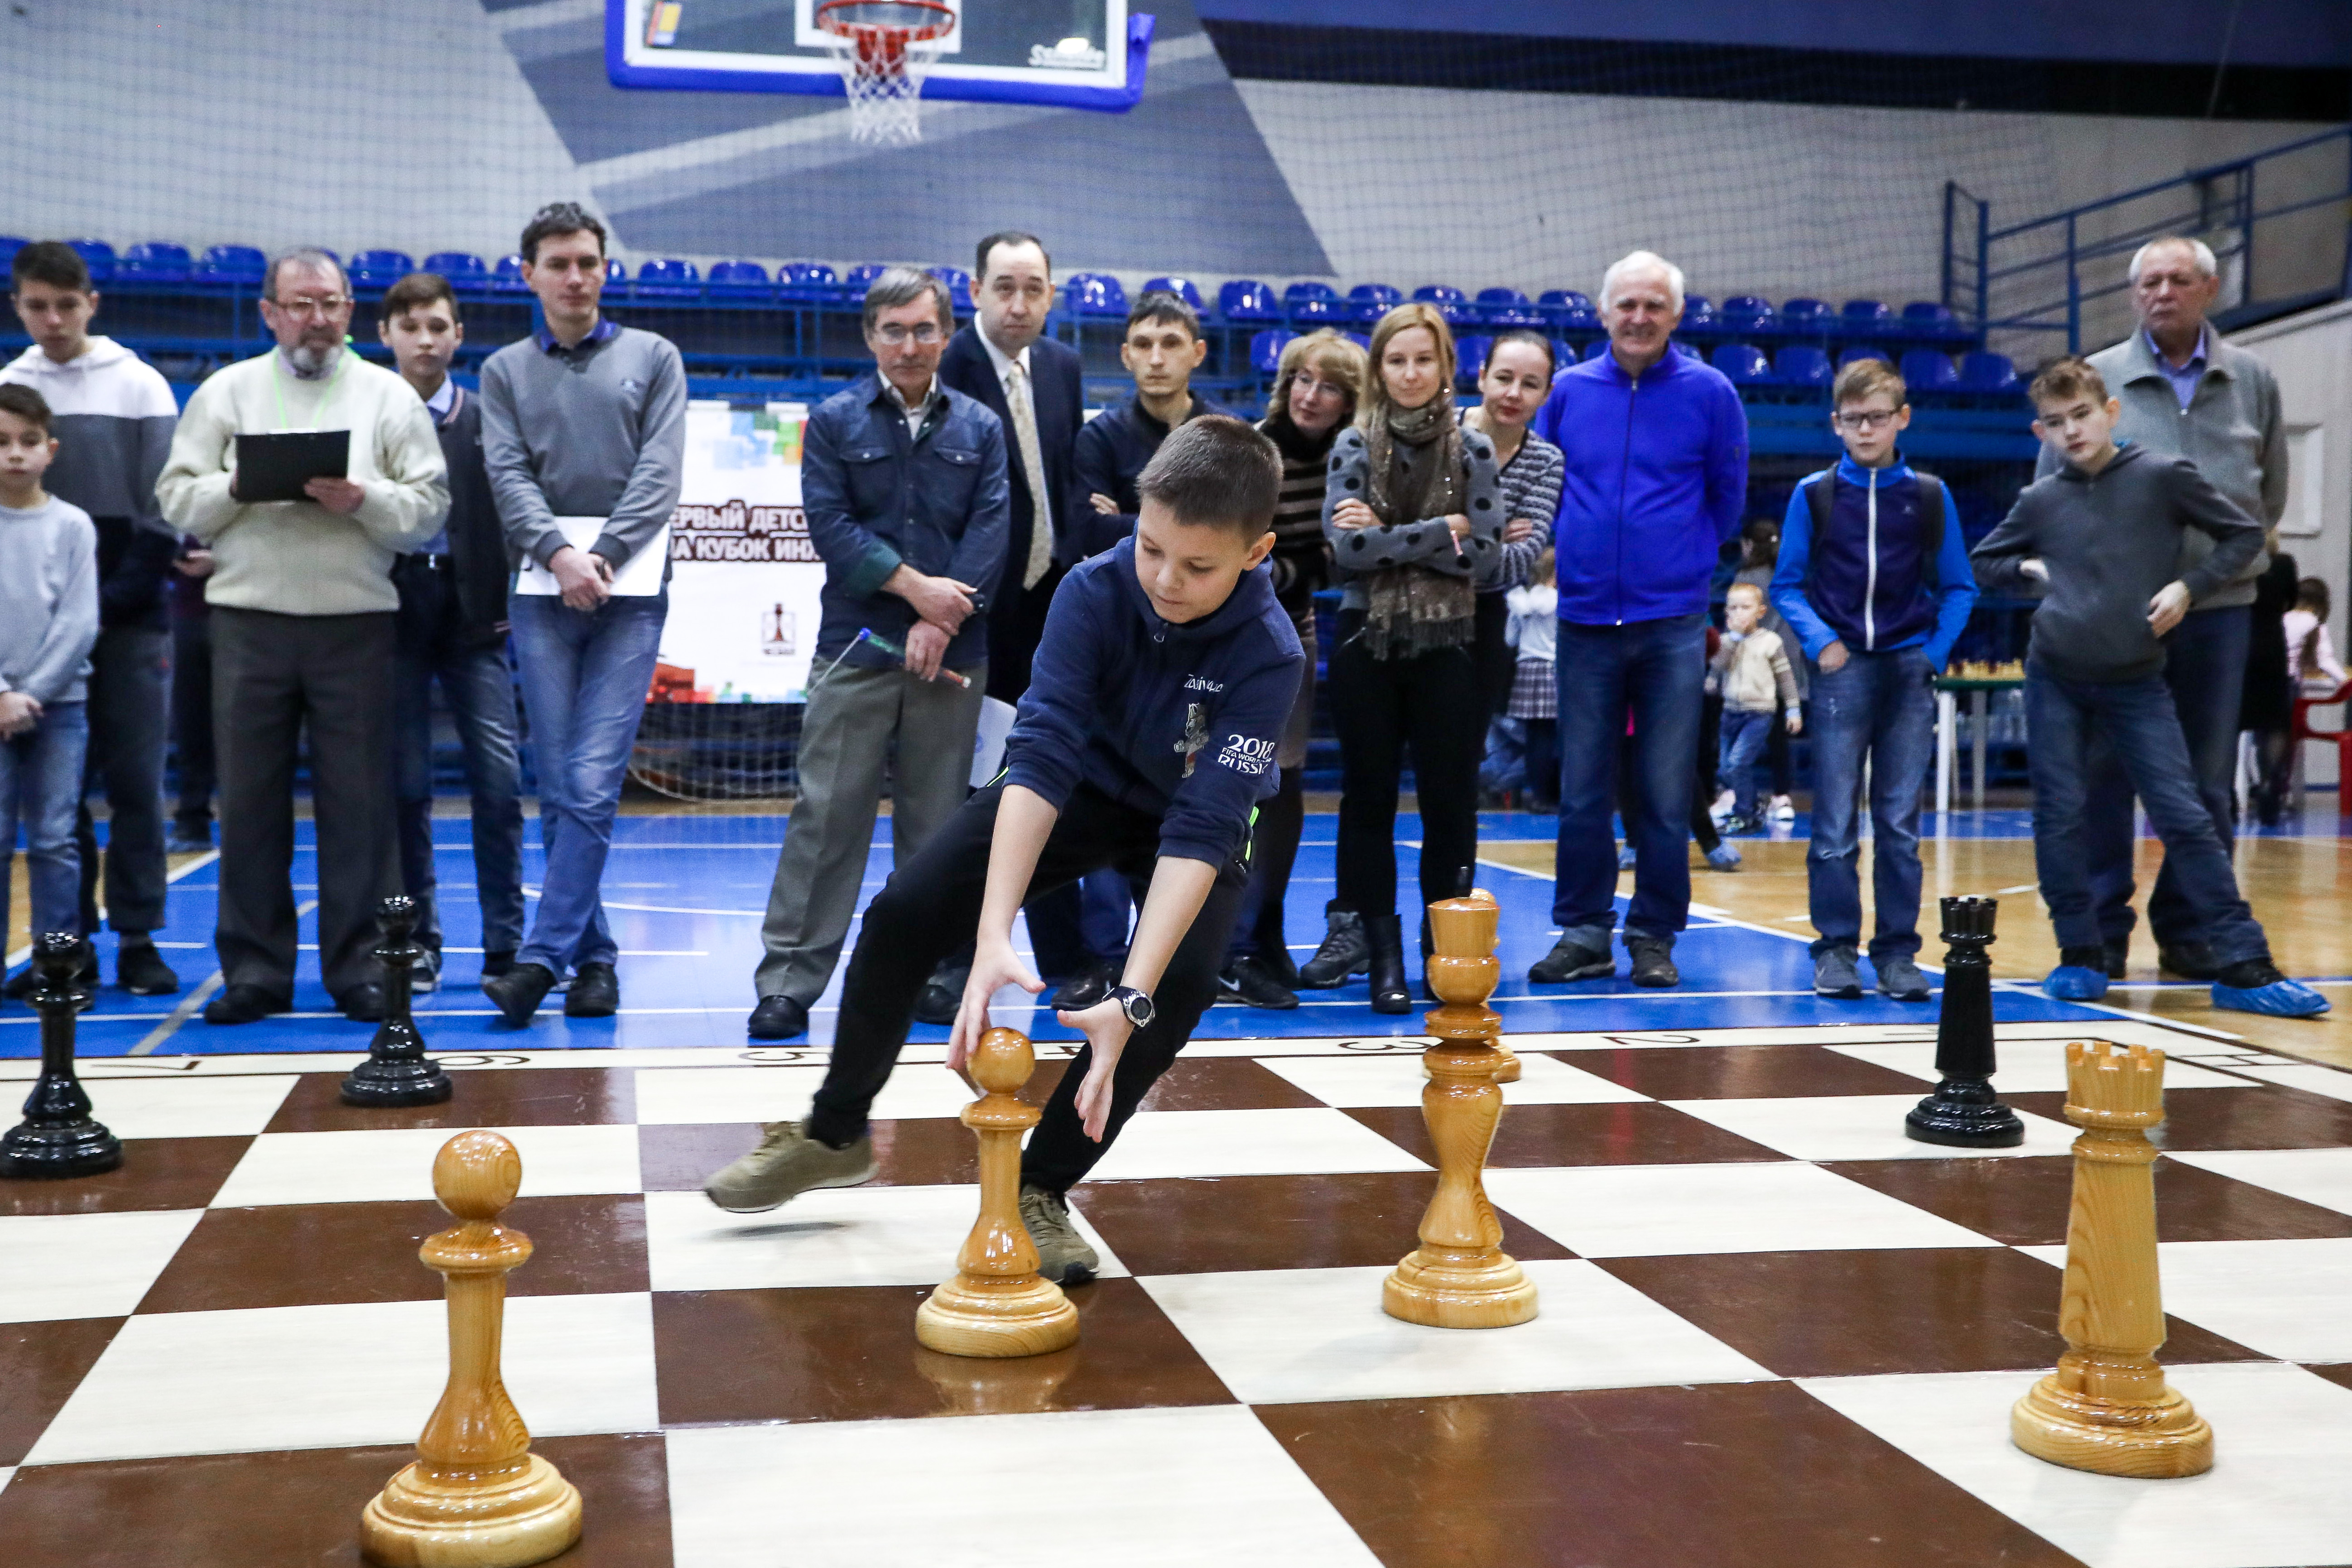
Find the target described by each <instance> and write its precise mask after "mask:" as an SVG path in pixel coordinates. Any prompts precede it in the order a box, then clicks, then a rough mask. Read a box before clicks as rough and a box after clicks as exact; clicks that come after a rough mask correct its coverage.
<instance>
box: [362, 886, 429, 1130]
mask: <svg viewBox="0 0 2352 1568" xmlns="http://www.w3.org/2000/svg"><path fill="white" fill-rule="evenodd" d="M422 912H423V911H422V910H418V909H417V907H416V900H415V899H412V898H409V897H408V896H406V895H405V894H402V893H394V895H393V896H392V897H390V898H388V899H386V900H383V903H381V904H379V905H377V906H376V916H375V918H376V923H377V924H378V925H379V926H381V927H383V942H379V943H377V944H376V949H375V960H376V962H377V963H381V964H383V1023H381V1024H378V1025H377V1026H376V1028H375V1037H374V1038H373V1039H372V1040H370V1041H369V1042H368V1059H367V1060H365V1061H363V1062H362V1063H360V1065H359V1066H357V1067H355V1068H352V1070H351V1071H349V1072H347V1073H345V1074H344V1075H343V1101H344V1103H345V1104H347V1105H393V1106H399V1105H438V1104H440V1103H441V1102H442V1101H443V1100H446V1099H448V1098H449V1096H450V1095H451V1094H452V1093H454V1092H455V1089H454V1086H452V1085H451V1083H450V1082H449V1075H448V1074H447V1073H446V1072H443V1071H442V1070H441V1067H440V1064H439V1063H437V1062H432V1061H427V1060H426V1059H425V1037H424V1036H423V1035H421V1034H419V1033H418V1032H417V1029H416V1019H415V1015H414V1014H412V1013H411V1012H410V1011H409V984H410V974H411V973H412V972H413V971H414V970H415V967H416V963H417V961H418V960H419V959H421V958H423V957H424V956H425V949H424V948H423V947H421V946H419V945H418V944H417V942H416V938H415V931H416V921H417V918H418V916H419V915H420V914H421V913H422Z"/></svg>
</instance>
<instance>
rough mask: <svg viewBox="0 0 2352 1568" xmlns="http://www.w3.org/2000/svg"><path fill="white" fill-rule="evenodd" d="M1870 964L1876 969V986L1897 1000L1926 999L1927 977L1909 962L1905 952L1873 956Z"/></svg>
mask: <svg viewBox="0 0 2352 1568" xmlns="http://www.w3.org/2000/svg"><path fill="white" fill-rule="evenodd" d="M1870 966H1871V967H1872V968H1873V969H1875V970H1876V971H1878V988H1879V989H1880V990H1881V991H1884V992H1885V993H1886V994H1888V995H1889V996H1892V997H1894V998H1895V1000H1896V1001H1897V1002H1925V1001H1926V1000H1927V976H1926V975H1924V974H1922V973H1919V966H1918V965H1917V964H1916V963H1912V962H1911V955H1910V954H1909V953H1907V952H1900V953H1895V954H1893V955H1891V956H1889V957H1887V958H1884V959H1877V958H1874V959H1872V960H1871V961H1870Z"/></svg>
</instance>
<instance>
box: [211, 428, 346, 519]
mask: <svg viewBox="0 0 2352 1568" xmlns="http://www.w3.org/2000/svg"><path fill="white" fill-rule="evenodd" d="M351 467H352V433H351V432H350V431H348V430H295V431H289V432H285V433H282V434H276V435H261V436H239V437H237V438H236V501H237V504H238V505H239V506H252V505H255V504H256V503H257V502H261V501H284V500H310V497H309V496H307V495H305V494H303V493H302V487H303V486H304V485H305V484H308V483H309V482H310V480H312V479H346V478H349V477H350V474H351Z"/></svg>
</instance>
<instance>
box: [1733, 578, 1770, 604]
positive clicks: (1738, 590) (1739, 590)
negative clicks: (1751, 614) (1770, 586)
mask: <svg viewBox="0 0 2352 1568" xmlns="http://www.w3.org/2000/svg"><path fill="white" fill-rule="evenodd" d="M1734 594H1753V595H1756V602H1757V603H1758V604H1759V605H1760V604H1762V603H1763V602H1764V588H1763V585H1762V584H1759V583H1734V584H1732V585H1731V586H1730V587H1728V588H1726V589H1725V590H1724V591H1723V602H1724V603H1725V604H1729V603H1730V602H1731V595H1734Z"/></svg>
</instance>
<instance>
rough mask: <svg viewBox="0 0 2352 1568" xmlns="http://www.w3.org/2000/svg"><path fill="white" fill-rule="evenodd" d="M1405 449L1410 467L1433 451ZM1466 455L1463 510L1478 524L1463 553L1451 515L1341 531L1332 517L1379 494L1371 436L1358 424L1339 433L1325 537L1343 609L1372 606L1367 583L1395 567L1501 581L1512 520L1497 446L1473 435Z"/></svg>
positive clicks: (1467, 435)
mask: <svg viewBox="0 0 2352 1568" xmlns="http://www.w3.org/2000/svg"><path fill="white" fill-rule="evenodd" d="M1398 451H1399V454H1400V457H1401V458H1402V461H1403V462H1405V463H1411V462H1415V461H1428V460H1429V459H1428V458H1427V455H1426V454H1425V453H1421V452H1415V451H1414V450H1413V449H1412V448H1411V447H1403V446H1402V445H1400V446H1399V447H1398ZM1462 455H1463V456H1464V458H1466V459H1467V460H1468V464H1469V469H1470V480H1469V484H1468V486H1467V487H1466V489H1465V495H1466V497H1467V499H1466V500H1465V501H1464V503H1463V508H1462V510H1463V511H1464V512H1465V514H1466V515H1467V516H1468V517H1469V519H1470V535H1469V537H1468V538H1466V539H1465V540H1464V541H1463V542H1462V547H1461V548H1460V549H1459V550H1456V549H1455V548H1454V531H1453V530H1452V529H1450V528H1448V527H1447V526H1446V523H1445V520H1444V518H1443V517H1432V518H1423V519H1419V520H1416V521H1410V522H1404V523H1381V524H1380V525H1378V526H1376V527H1372V528H1341V527H1339V525H1338V524H1336V523H1334V522H1333V521H1331V517H1332V513H1333V512H1335V511H1337V510H1339V503H1340V502H1341V501H1347V500H1365V498H1366V496H1367V495H1368V494H1369V493H1370V489H1371V477H1370V459H1369V456H1368V454H1367V453H1366V451H1365V447H1364V433H1363V432H1362V431H1360V430H1359V429H1357V428H1355V427H1354V426H1349V428H1347V429H1346V430H1343V431H1341V432H1340V433H1339V440H1338V441H1337V442H1335V443H1334V444H1333V445H1332V447H1331V482H1330V485H1329V487H1328V489H1325V491H1324V493H1323V537H1324V538H1326V539H1328V540H1329V541H1330V542H1331V565H1332V573H1331V574H1332V577H1333V580H1334V581H1336V582H1338V583H1339V584H1340V586H1341V589H1342V597H1341V599H1340V602H1339V607H1340V608H1341V609H1342V610H1361V609H1365V608H1368V607H1369V605H1370V601H1369V599H1368V598H1367V597H1366V595H1365V592H1364V579H1365V578H1366V577H1367V576H1369V575H1370V574H1372V573H1375V572H1381V571H1385V570H1386V569H1388V568H1389V567H1391V566H1419V567H1422V568H1423V569H1424V570H1426V571H1431V572H1436V573H1441V574H1444V575H1445V576H1448V577H1468V578H1470V579H1471V580H1472V581H1474V582H1475V583H1478V584H1486V583H1489V582H1491V581H1493V579H1494V578H1495V575H1496V573H1497V572H1499V571H1500V570H1501V568H1502V563H1503V521H1504V512H1503V500H1502V493H1501V488H1500V486H1499V484H1498V483H1497V481H1496V472H1495V446H1494V443H1493V442H1491V441H1489V440H1487V439H1486V437H1485V436H1483V435H1481V434H1480V433H1479V432H1477V431H1475V430H1468V429H1465V430H1464V431H1463V432H1462Z"/></svg>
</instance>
